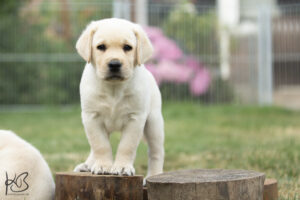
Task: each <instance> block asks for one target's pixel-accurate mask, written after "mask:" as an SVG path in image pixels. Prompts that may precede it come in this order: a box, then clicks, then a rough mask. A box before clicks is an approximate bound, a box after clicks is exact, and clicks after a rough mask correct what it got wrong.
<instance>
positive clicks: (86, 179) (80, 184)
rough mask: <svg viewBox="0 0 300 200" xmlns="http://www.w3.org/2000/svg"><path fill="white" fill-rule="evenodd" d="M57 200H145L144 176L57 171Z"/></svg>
mask: <svg viewBox="0 0 300 200" xmlns="http://www.w3.org/2000/svg"><path fill="white" fill-rule="evenodd" d="M55 200H143V176H114V175H93V174H91V173H85V172H81V173H75V172H71V173H57V174H56V191H55Z"/></svg>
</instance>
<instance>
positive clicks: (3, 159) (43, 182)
mask: <svg viewBox="0 0 300 200" xmlns="http://www.w3.org/2000/svg"><path fill="white" fill-rule="evenodd" d="M54 192H55V185H54V182H53V178H52V175H51V171H50V169H49V167H48V164H47V163H46V161H45V160H44V158H43V157H42V155H41V154H40V152H39V151H38V150H37V149H36V148H34V147H33V146H32V145H30V144H29V143H27V142H26V141H24V140H23V139H21V138H20V137H18V136H17V135H15V134H14V133H13V132H11V131H4V130H0V199H1V200H24V199H28V200H52V199H54Z"/></svg>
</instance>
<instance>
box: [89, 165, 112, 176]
mask: <svg viewBox="0 0 300 200" xmlns="http://www.w3.org/2000/svg"><path fill="white" fill-rule="evenodd" d="M110 171H111V165H101V164H97V163H96V164H94V165H93V166H92V173H93V174H104V175H108V174H110Z"/></svg>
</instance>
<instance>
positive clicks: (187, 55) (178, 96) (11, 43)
mask: <svg viewBox="0 0 300 200" xmlns="http://www.w3.org/2000/svg"><path fill="white" fill-rule="evenodd" d="M32 2H33V3H29V4H25V5H20V6H16V7H17V8H18V9H15V11H14V12H11V11H10V12H7V13H3V14H2V15H3V16H2V19H1V22H0V36H1V39H0V105H7V104H13V105H15V104H26V105H27V104H73V103H79V95H78V85H79V81H80V76H81V72H82V70H83V66H84V62H83V60H82V59H81V58H80V57H79V56H78V55H77V53H76V52H75V48H74V44H75V42H76V39H77V38H78V36H79V34H80V33H81V31H82V29H84V27H85V26H86V25H87V24H88V23H89V21H91V20H96V19H102V18H108V17H112V16H120V15H122V16H123V17H126V18H129V19H137V18H138V19H141V18H142V21H143V22H144V23H147V24H148V25H147V26H145V30H146V32H147V33H148V35H149V37H150V39H151V40H152V42H153V45H154V48H155V50H156V54H155V55H154V56H153V58H152V60H151V61H149V62H148V63H147V67H148V69H149V70H150V71H151V72H152V73H153V74H154V76H155V78H156V79H157V81H158V83H159V85H160V88H161V91H162V94H163V98H164V99H166V100H176V101H193V102H201V103H251V104H256V103H259V104H279V105H289V106H294V107H300V105H299V104H300V103H299V102H300V40H299V38H300V23H299V22H300V10H299V8H300V4H299V5H297V4H294V5H290V6H282V5H280V6H278V5H277V6H273V7H269V6H261V7H256V6H255V5H251V6H249V5H247V6H248V7H247V9H245V8H240V9H239V10H238V12H239V13H238V15H239V20H237V21H236V23H235V24H234V25H232V26H230V27H229V26H226V24H222V22H221V21H220V20H219V18H218V10H220V9H217V8H216V6H203V5H194V4H147V6H146V8H144V9H146V10H147V12H146V11H143V13H148V14H147V15H146V16H145V15H143V13H142V14H141V13H138V12H139V10H140V9H136V8H135V5H131V4H130V3H126V1H121V2H122V3H121V4H119V5H117V4H112V3H111V2H98V1H97V2H96V1H95V2H91V1H89V2H82V1H70V0H69V1H67V0H61V1H32ZM116 2H117V3H120V2H118V1H116ZM124 2H125V3H124ZM120 5H121V6H120ZM257 6H258V5H257ZM124 9H126V11H127V12H124ZM244 10H247V12H248V13H251V15H249V14H247V13H243V11H244ZM251 10H258V12H254V13H255V14H254V15H253V12H250V11H251ZM136 11H137V12H136ZM232 12H235V11H234V10H233V11H232ZM122 13H123V14H122ZM224 66H225V67H224ZM224 69H226V70H225V72H224ZM222 70H223V71H222ZM224 73H225V75H224Z"/></svg>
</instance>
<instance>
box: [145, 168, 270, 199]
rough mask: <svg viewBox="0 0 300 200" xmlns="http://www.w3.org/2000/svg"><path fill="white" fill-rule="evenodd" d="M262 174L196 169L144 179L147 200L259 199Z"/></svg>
mask: <svg viewBox="0 0 300 200" xmlns="http://www.w3.org/2000/svg"><path fill="white" fill-rule="evenodd" d="M264 180H265V175H264V174H263V173H259V172H255V171H247V170H222V169H197V170H182V171H175V172H168V173H163V174H159V175H156V176H152V177H149V178H148V179H147V188H148V199H149V200H262V199H263V187H264Z"/></svg>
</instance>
